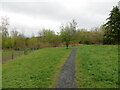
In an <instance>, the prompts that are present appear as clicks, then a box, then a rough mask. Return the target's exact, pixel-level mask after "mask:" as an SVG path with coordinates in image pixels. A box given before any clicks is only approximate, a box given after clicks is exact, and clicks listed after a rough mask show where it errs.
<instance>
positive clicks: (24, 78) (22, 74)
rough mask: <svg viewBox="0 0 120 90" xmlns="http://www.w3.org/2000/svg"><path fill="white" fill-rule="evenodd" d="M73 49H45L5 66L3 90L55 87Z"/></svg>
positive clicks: (7, 63)
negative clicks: (62, 67)
mask: <svg viewBox="0 0 120 90" xmlns="http://www.w3.org/2000/svg"><path fill="white" fill-rule="evenodd" d="M71 50H72V49H68V50H67V49H65V48H44V49H40V50H36V51H33V52H31V53H29V54H28V55H25V56H21V57H19V58H16V59H14V60H12V61H8V62H6V63H4V64H3V79H2V80H3V88H28V87H29V88H48V87H54V85H55V81H56V78H57V76H58V74H59V70H60V67H61V66H62V65H63V64H64V62H65V60H66V57H67V56H68V55H69V53H70V52H71Z"/></svg>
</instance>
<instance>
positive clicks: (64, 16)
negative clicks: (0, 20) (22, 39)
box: [0, 0, 119, 36]
mask: <svg viewBox="0 0 120 90" xmlns="http://www.w3.org/2000/svg"><path fill="white" fill-rule="evenodd" d="M16 1H17V2H16ZM118 1H119V0H1V1H0V17H1V16H7V17H9V18H10V19H9V22H10V26H9V31H11V30H12V28H14V27H15V28H16V29H17V30H18V31H20V32H24V33H25V35H26V36H31V35H32V33H34V34H35V35H37V33H38V31H40V30H41V29H42V28H46V29H52V30H54V31H55V32H59V31H60V30H59V27H60V26H61V25H65V24H67V23H68V22H70V21H71V20H72V19H75V20H76V22H77V23H78V25H77V26H78V28H86V29H89V30H90V29H91V28H92V27H98V26H100V25H101V24H103V23H105V20H106V18H107V17H108V15H109V13H110V11H111V10H112V8H113V6H116V5H118Z"/></svg>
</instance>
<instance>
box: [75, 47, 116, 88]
mask: <svg viewBox="0 0 120 90" xmlns="http://www.w3.org/2000/svg"><path fill="white" fill-rule="evenodd" d="M117 47H118V46H115V45H82V46H79V48H78V50H77V55H76V71H77V74H76V77H77V80H76V83H77V85H78V87H80V88H117V87H118V48H117Z"/></svg>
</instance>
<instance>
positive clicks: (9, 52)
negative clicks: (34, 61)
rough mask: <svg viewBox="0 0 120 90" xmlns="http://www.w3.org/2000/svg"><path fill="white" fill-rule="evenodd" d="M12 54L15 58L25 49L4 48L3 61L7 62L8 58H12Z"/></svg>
mask: <svg viewBox="0 0 120 90" xmlns="http://www.w3.org/2000/svg"><path fill="white" fill-rule="evenodd" d="M12 54H13V55H14V58H15V57H17V56H20V55H21V54H24V51H15V50H2V58H3V62H5V61H6V60H10V59H12Z"/></svg>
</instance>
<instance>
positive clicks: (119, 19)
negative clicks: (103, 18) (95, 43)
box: [104, 6, 120, 44]
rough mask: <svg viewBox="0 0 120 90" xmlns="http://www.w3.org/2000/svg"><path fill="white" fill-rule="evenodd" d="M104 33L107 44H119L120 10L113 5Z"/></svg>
mask: <svg viewBox="0 0 120 90" xmlns="http://www.w3.org/2000/svg"><path fill="white" fill-rule="evenodd" d="M107 20H108V21H107V23H106V24H105V25H104V26H105V32H104V33H105V34H104V43H105V44H118V42H119V38H120V10H119V8H118V7H117V6H116V7H113V9H112V11H111V13H110V17H109V18H108V19H107Z"/></svg>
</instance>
